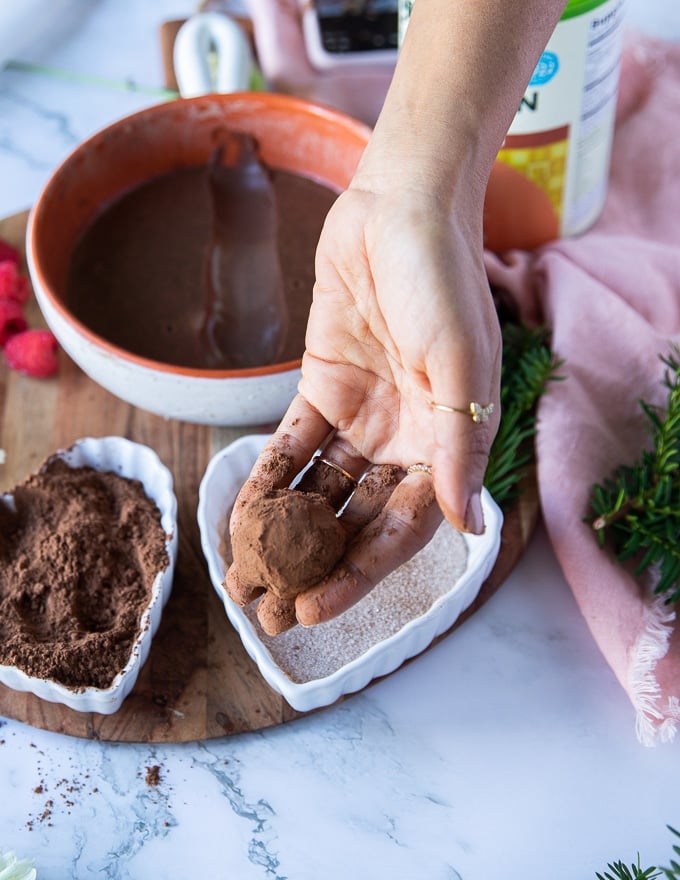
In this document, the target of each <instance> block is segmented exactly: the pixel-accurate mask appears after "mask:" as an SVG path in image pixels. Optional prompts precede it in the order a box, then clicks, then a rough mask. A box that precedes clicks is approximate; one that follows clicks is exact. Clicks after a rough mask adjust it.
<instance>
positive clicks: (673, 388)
mask: <svg viewBox="0 0 680 880" xmlns="http://www.w3.org/2000/svg"><path fill="white" fill-rule="evenodd" d="M679 357H680V349H678V348H677V347H675V348H674V349H673V352H672V354H671V355H669V356H668V357H663V356H661V357H660V359H661V361H662V362H663V363H664V364H665V365H666V370H665V373H664V380H663V381H664V385H665V386H666V388H667V389H668V399H667V403H666V407H665V408H660V407H655V406H652V405H651V404H649V403H646V402H645V401H640V406H641V407H642V411H643V412H644V414H645V416H646V417H647V421H648V423H649V425H648V427H649V432H650V436H651V448H650V449H644V450H643V451H642V452H641V454H640V457H639V459H638V461H637V462H635V463H634V464H632V465H628V464H622V465H619V467H617V468H616V470H615V471H614V472H613V474H612V476H611V477H609V478H607V479H605V480H604V481H603V482H602V483H601V484H596V485H594V486H593V487H592V491H591V499H590V506H591V509H592V511H593V515H592V517H591V519H590V522H591V524H592V527H593V529H595V531H596V533H597V540H598V542H599V544H600V546H601V547H603V548H604V547H606V546H610V547H611V549H612V552H613V553H614V556H615V558H616V559H617V560H618V561H619V562H621V563H623V562H627V561H628V560H630V561H631V563H632V564H633V571H634V574H635V575H636V576H640V575H642V574H643V573H645V572H646V571H648V570H649V569H653V570H654V573H655V577H656V584H655V587H654V593H655V594H668V595H667V597H666V602H668V603H671V602H677V601H678V599H680V540H679V539H680V360H679V359H678V358H679Z"/></svg>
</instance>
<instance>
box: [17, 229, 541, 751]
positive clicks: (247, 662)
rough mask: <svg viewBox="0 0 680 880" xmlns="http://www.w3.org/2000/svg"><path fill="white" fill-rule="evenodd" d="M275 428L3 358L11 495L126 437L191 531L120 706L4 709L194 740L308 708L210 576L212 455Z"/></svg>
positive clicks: (523, 542)
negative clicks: (161, 479) (61, 459)
mask: <svg viewBox="0 0 680 880" xmlns="http://www.w3.org/2000/svg"><path fill="white" fill-rule="evenodd" d="M26 220H27V214H26V213H22V214H19V215H15V216H12V217H9V218H6V219H4V220H0V238H3V239H5V240H6V241H9V242H11V243H12V244H14V245H15V246H17V247H19V248H20V249H22V251H23V241H24V235H25V228H26ZM27 315H28V318H29V323H30V325H31V326H44V321H43V319H42V316H41V314H40V311H39V309H38V307H37V304H36V303H35V301H34V300H31V302H30V303H29V306H28V310H27ZM273 427H274V426H273V425H272V426H261V425H260V426H257V428H253V429H251V430H244V429H228V428H210V427H207V426H203V425H191V424H187V423H184V422H178V421H172V420H165V419H163V418H161V417H158V416H154V415H151V414H150V413H146V412H143V411H141V410H139V409H136V408H135V407H132V406H130V405H128V404H126V403H124V402H123V401H121V400H118V399H117V398H116V397H114V396H113V395H111V394H109V393H108V392H107V391H105V390H104V389H103V388H101V387H99V386H98V385H97V384H95V383H94V382H92V381H91V380H90V379H88V378H87V376H85V375H84V373H83V372H82V371H81V370H80V369H79V368H78V367H77V366H76V365H75V364H74V363H73V362H72V361H71V360H70V359H69V358H68V357H67V356H66V355H65V354H64V353H63V352H62V353H61V364H60V371H59V374H58V376H56V377H55V378H53V379H47V380H45V379H31V378H28V377H25V376H21V375H19V374H17V373H15V372H12V371H10V370H9V369H8V368H7V367H6V365H5V364H4V362H3V363H1V364H0V449H2V450H4V453H5V461H4V464H0V490H1V491H8V490H10V489H12V488H13V487H14V486H16V485H17V484H18V483H20V482H21V481H22V480H24V479H25V477H26V476H27V475H28V474H30V473H33V472H34V471H35V470H36V469H37V468H38V467H39V466H40V465H41V464H42V462H43V461H44V460H45V459H46V458H47V457H48V456H49V455H50V454H51V453H52V452H54V451H55V450H56V449H60V448H64V447H68V446H70V445H71V444H72V443H73V442H74V441H75V440H77V439H78V438H80V437H86V436H95V437H96V436H105V435H110V434H117V435H120V436H123V437H127V438H129V439H131V440H135V441H138V442H140V443H145V444H147V445H148V446H151V447H152V448H153V449H155V450H156V452H157V453H158V455H159V456H160V458H161V459H162V460H163V461H164V463H165V464H166V465H167V466H168V467H169V468H170V470H171V472H172V473H173V476H174V480H175V493H176V495H177V501H178V530H179V552H178V559H177V566H176V569H175V578H174V585H173V591H172V595H171V597H170V599H169V601H168V604H167V605H166V608H165V611H164V614H163V619H162V622H161V626H160V628H159V630H158V632H157V634H156V636H155V638H154V641H153V644H152V648H151V652H150V655H149V659H148V661H147V662H146V664H145V665H144V667H143V669H142V670H141V673H140V676H139V678H138V680H137V683H136V685H135V687H134V689H133V691H132V693H131V694H130V695H129V696H128V698H127V699H126V700H125V702H124V703H123V705H122V707H121V708H120V709H119V711H118V712H116V713H115V714H113V715H99V714H96V713H80V712H74V711H73V710H71V709H68V708H67V707H65V706H62V705H60V704H57V703H48V702H45V701H42V700H40V699H39V698H38V697H35V696H33V695H32V694H24V693H20V692H17V691H13V690H10V689H9V688H6V687H4V686H2V685H0V715H3V716H5V717H8V718H14V719H16V720H19V721H23V722H26V723H28V724H30V725H32V726H34V727H39V728H43V729H46V730H52V731H56V732H60V733H66V734H70V735H73V736H79V737H84V738H91V739H100V740H109V741H119V742H186V741H193V740H205V739H209V738H212V737H218V736H225V735H231V734H236V733H243V732H246V731H254V730H259V729H262V728H266V727H270V726H273V725H277V724H281V723H283V722H285V721H289V720H291V719H293V718H297V717H300V715H302V714H303V713H300V712H298V711H296V710H294V709H292V708H291V707H290V706H289V705H288V703H286V701H285V700H284V699H283V697H281V696H280V695H279V694H277V693H275V692H274V691H273V690H272V689H271V688H270V687H269V685H268V684H267V683H266V682H265V681H264V679H263V678H262V677H261V675H260V673H259V670H258V669H257V666H256V665H255V664H254V663H253V661H252V660H251V659H250V658H249V657H248V655H247V653H246V651H245V649H244V648H243V646H242V644H241V641H240V639H239V637H238V635H237V633H236V631H235V630H234V629H233V628H232V626H231V624H230V623H229V621H228V619H227V617H226V615H225V613H224V608H223V606H222V604H221V602H220V600H219V598H218V597H217V595H216V593H215V591H214V589H213V587H212V585H211V582H210V578H209V575H208V570H207V566H206V564H205V560H204V558H203V553H202V550H201V545H200V536H199V529H198V524H197V520H196V509H197V505H198V487H199V483H200V481H201V479H202V477H203V473H204V471H205V468H206V466H207V464H208V462H209V460H210V458H211V457H212V455H213V454H215V453H216V452H217V451H219V450H220V449H222V448H223V447H224V446H226V445H228V444H229V443H231V442H232V441H233V440H235V439H236V438H237V437H239V436H241V435H242V434H245V433H256V432H257V433H260V432H263V431H268V430H270V429H273ZM537 512H538V502H537V496H536V492H535V488H534V487H533V486H530V487H529V488H528V491H526V492H525V493H524V495H523V496H522V498H521V501H520V503H519V505H518V507H517V508H516V510H515V511H514V512H513V513H512V515H511V516H510V517H508V519H507V520H506V523H505V526H504V528H503V536H502V546H501V551H500V555H499V558H498V560H497V563H496V566H495V568H494V570H493V572H492V574H491V576H490V577H489V579H488V580H487V581H486V583H485V584H484V586H483V588H482V590H481V592H480V594H479V596H478V597H477V599H476V601H475V602H474V603H473V605H472V606H471V607H470V608H469V609H468V610H467V611H466V613H465V614H464V615H463V616H462V617H461V618H459V620H458V621H457V622H456V626H459V625H460V624H461V623H462V622H463V621H464V620H465V619H467V618H468V617H469V616H470V615H471V614H473V613H474V612H475V611H476V610H477V609H478V608H479V607H480V606H481V605H482V604H483V603H484V602H485V601H486V600H487V599H488V598H489V597H490V596H491V595H493V593H494V592H495V591H496V590H497V589H498V587H499V586H500V585H501V584H502V583H503V581H504V580H505V579H506V577H507V576H508V574H509V572H510V571H511V569H512V568H513V566H514V565H515V563H516V562H517V561H518V559H519V558H520V556H521V555H522V553H523V552H524V550H525V548H526V546H527V543H528V541H529V538H530V536H531V533H532V531H533V528H534V525H535V522H536V519H537ZM395 674H398V673H395Z"/></svg>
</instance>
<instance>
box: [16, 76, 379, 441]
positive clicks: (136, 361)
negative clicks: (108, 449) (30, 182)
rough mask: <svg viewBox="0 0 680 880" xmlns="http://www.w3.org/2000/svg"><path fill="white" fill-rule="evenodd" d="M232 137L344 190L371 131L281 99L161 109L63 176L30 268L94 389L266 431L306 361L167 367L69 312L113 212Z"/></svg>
mask: <svg viewBox="0 0 680 880" xmlns="http://www.w3.org/2000/svg"><path fill="white" fill-rule="evenodd" d="M225 129H230V130H234V131H238V132H241V133H245V134H249V135H252V136H253V137H254V138H255V139H256V140H257V142H258V145H259V148H260V153H261V157H262V160H263V162H264V163H265V164H266V165H268V166H269V167H271V168H273V169H278V170H283V171H288V172H292V173H294V174H298V175H301V176H303V177H308V178H311V179H313V180H314V181H316V182H317V183H320V184H323V185H326V186H328V187H329V188H331V189H333V190H334V191H337V192H339V191H341V190H342V189H345V188H346V187H347V185H348V184H349V181H350V180H351V177H352V175H353V172H354V170H355V168H356V165H357V163H358V161H359V157H360V156H361V153H362V152H363V149H364V147H365V145H366V142H367V139H368V134H369V129H368V128H367V127H366V126H364V125H363V124H362V123H359V122H357V121H356V120H354V119H352V118H351V117H349V116H346V115H344V114H342V113H340V112H337V111H334V110H331V109H329V108H326V107H322V106H321V105H317V104H314V103H311V102H308V101H304V100H301V99H298V98H293V97H288V96H286V95H279V94H273V93H258V92H244V93H232V94H228V95H227V94H223V95H217V94H213V95H204V96H199V97H195V98H187V99H180V100H176V101H169V102H167V103H164V104H160V105H157V106H154V107H150V108H148V109H145V110H142V111H141V112H139V113H135V114H133V115H131V116H128V117H126V118H124V119H122V120H120V121H118V122H116V123H114V124H113V125H111V126H109V127H107V128H105V129H104V130H102V131H101V132H99V133H97V134H95V135H94V136H93V137H91V138H90V139H89V140H87V141H85V142H84V143H83V144H81V145H80V146H78V147H77V148H76V150H75V151H74V152H73V153H72V154H71V155H70V156H69V157H68V158H67V159H66V160H65V161H64V162H63V163H62V165H61V166H60V167H59V168H58V169H57V170H56V171H55V173H54V174H53V175H52V177H51V178H50V179H49V181H48V182H47V184H46V186H45V188H44V190H43V191H42V193H41V195H40V197H39V198H38V201H37V202H36V204H35V205H34V207H33V209H32V211H31V213H30V217H29V223H28V230H27V243H26V250H27V260H28V265H29V270H30V274H31V280H32V282H33V286H34V289H35V293H36V297H37V300H38V303H39V305H40V308H41V310H42V312H43V315H44V317H45V320H46V322H47V324H48V326H49V327H50V328H51V329H52V331H53V332H54V334H55V336H56V337H57V339H58V340H59V342H60V344H61V345H62V347H63V348H64V349H65V351H66V352H67V354H68V355H70V357H71V358H72V359H73V360H74V361H75V362H76V363H77V364H78V365H79V366H80V367H81V368H82V369H83V371H84V372H85V373H87V375H89V376H90V378H92V379H93V380H94V381H95V382H97V383H99V384H100V385H102V386H103V387H104V388H106V389H107V390H108V391H111V392H112V393H113V394H115V395H116V396H118V397H120V398H122V399H123V400H125V401H127V402H129V403H131V404H133V405H134V406H138V407H140V408H142V409H145V410H148V411H150V412H153V413H156V414H158V415H162V416H165V417H168V418H176V419H180V420H183V421H188V422H195V423H201V424H212V425H230V426H242V425H264V424H269V423H272V422H275V421H278V420H279V419H280V417H281V416H282V415H283V413H284V412H285V410H286V408H287V406H288V404H289V403H290V401H291V399H292V397H293V395H294V393H295V390H296V387H297V382H298V379H299V376H300V360H299V359H298V360H294V361H287V362H284V363H277V364H274V365H272V366H262V367H253V368H249V369H234V370H210V369H192V368H187V367H179V366H174V365H168V364H165V363H160V362H157V361H153V360H149V359H146V358H143V357H140V356H138V355H135V354H132V353H131V352H129V351H125V350H124V349H122V348H120V347H118V346H117V345H114V344H112V343H111V342H110V341H108V340H107V339H105V338H103V337H102V336H100V335H98V334H96V333H94V332H93V331H92V330H90V329H89V328H88V327H86V326H84V325H83V324H82V323H81V322H80V321H78V320H77V319H76V318H75V317H74V315H73V314H72V313H71V312H70V310H69V308H68V306H67V305H66V303H65V294H64V288H65V283H66V276H67V271H68V266H69V261H70V258H71V254H72V253H73V249H74V246H75V244H76V242H77V240H78V238H79V236H80V234H81V233H82V232H83V230H84V229H85V228H86V227H87V226H88V224H89V223H90V222H91V221H92V220H93V219H94V218H95V217H96V216H97V215H98V213H99V212H100V211H101V209H102V206H104V205H106V204H107V203H109V202H110V201H112V200H115V199H116V197H118V196H120V195H121V194H122V193H124V192H126V191H127V190H129V189H132V188H133V187H135V186H137V185H139V184H141V183H143V182H145V181H147V180H149V179H150V178H153V177H155V176H158V175H160V174H163V173H166V172H169V171H171V170H176V169H178V168H183V167H187V166H196V165H204V164H206V163H207V162H208V160H209V157H210V156H211V154H212V153H213V152H214V149H215V144H216V140H215V139H216V138H217V137H218V135H219V133H220V132H221V131H224V130H225ZM92 295H93V296H96V295H97V291H96V290H93V291H92Z"/></svg>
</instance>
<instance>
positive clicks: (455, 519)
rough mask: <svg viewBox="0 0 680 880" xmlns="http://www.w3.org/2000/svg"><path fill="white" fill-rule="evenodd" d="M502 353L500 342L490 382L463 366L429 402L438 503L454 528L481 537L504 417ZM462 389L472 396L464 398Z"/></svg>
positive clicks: (493, 357)
mask: <svg viewBox="0 0 680 880" xmlns="http://www.w3.org/2000/svg"><path fill="white" fill-rule="evenodd" d="M501 351H502V349H501V345H500V342H499V344H498V348H497V350H496V352H495V355H493V354H490V355H489V362H490V363H491V364H492V366H491V368H490V371H489V375H488V378H487V379H485V380H481V381H480V378H479V377H478V376H475V375H473V373H472V372H471V369H470V367H467V368H465V369H464V368H463V367H462V365H461V366H460V369H459V370H458V371H454V373H455V382H447V383H446V384H445V385H442V386H441V387H437V388H433V392H432V395H431V398H430V401H429V406H430V410H431V422H432V426H433V432H434V439H435V443H434V449H433V452H432V460H431V462H430V464H431V465H432V470H433V475H434V486H435V492H436V495H437V501H438V502H439V505H440V507H441V509H442V511H443V512H444V515H445V517H446V519H447V520H448V521H449V522H450V523H451V525H453V526H454V528H456V529H458V530H460V531H464V532H470V533H472V534H476V535H478V534H482V533H483V531H484V517H483V513H482V503H481V491H482V486H483V483H484V474H485V472H486V467H487V464H488V461H489V452H490V450H491V445H492V443H493V440H494V437H495V436H496V431H497V430H498V425H499V422H500V415H501V413H500V384H499V377H500V357H501ZM494 363H495V366H494ZM461 388H464V389H465V391H464V392H463V393H464V394H466V395H467V398H465V397H464V398H463V399H462V400H461V390H460V389H461Z"/></svg>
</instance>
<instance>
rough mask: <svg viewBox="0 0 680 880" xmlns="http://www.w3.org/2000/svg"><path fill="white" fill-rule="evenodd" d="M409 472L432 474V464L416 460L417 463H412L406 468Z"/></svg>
mask: <svg viewBox="0 0 680 880" xmlns="http://www.w3.org/2000/svg"><path fill="white" fill-rule="evenodd" d="M406 473H407V474H429V475H430V476H432V465H431V464H423V462H422V461H419V462H416V464H411V465H409V466H408V467H407V468H406Z"/></svg>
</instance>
